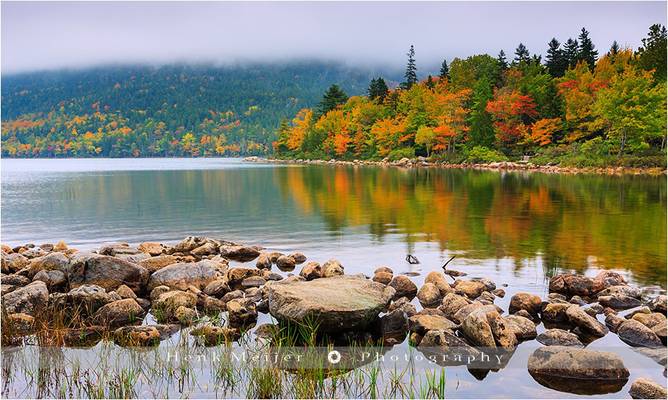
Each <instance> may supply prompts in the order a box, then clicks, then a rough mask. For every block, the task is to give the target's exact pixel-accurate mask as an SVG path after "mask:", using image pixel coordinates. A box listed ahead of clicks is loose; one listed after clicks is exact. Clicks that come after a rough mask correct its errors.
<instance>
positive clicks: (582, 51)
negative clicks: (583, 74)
mask: <svg viewBox="0 0 668 400" xmlns="http://www.w3.org/2000/svg"><path fill="white" fill-rule="evenodd" d="M578 41H579V42H580V45H579V46H578V54H577V61H584V62H586V63H587V65H589V69H590V70H592V71H593V70H594V66H595V65H596V60H597V59H598V51H596V49H595V48H594V43H593V42H592V41H591V39H590V38H589V32H587V30H586V29H585V28H582V31H580V36H578Z"/></svg>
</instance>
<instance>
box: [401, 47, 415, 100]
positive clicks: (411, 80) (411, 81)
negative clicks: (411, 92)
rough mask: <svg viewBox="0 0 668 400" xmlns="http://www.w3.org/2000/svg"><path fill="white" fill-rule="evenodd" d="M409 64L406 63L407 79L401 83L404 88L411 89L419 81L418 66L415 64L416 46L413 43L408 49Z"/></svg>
mask: <svg viewBox="0 0 668 400" xmlns="http://www.w3.org/2000/svg"><path fill="white" fill-rule="evenodd" d="M406 55H407V56H408V64H407V65H406V73H405V74H404V79H405V81H404V82H402V83H401V88H402V89H410V88H411V87H412V86H413V85H415V84H416V83H417V81H418V78H417V67H416V66H415V48H414V47H413V45H411V48H410V50H408V54H406Z"/></svg>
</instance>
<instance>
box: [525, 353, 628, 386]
mask: <svg viewBox="0 0 668 400" xmlns="http://www.w3.org/2000/svg"><path fill="white" fill-rule="evenodd" d="M528 369H529V374H531V376H532V377H533V378H534V379H535V380H536V381H537V382H538V383H540V384H541V385H543V386H546V387H548V388H551V389H554V390H558V391H562V392H568V393H575V394H605V393H615V392H618V391H620V390H621V389H622V387H624V385H625V384H626V382H627V380H628V378H629V370H628V369H627V368H626V367H625V366H624V362H623V361H622V359H621V358H620V357H619V356H618V355H616V354H614V353H609V352H603V351H594V350H587V349H580V348H574V347H565V346H547V347H542V348H539V349H537V350H536V351H534V352H533V354H531V356H530V357H529V361H528Z"/></svg>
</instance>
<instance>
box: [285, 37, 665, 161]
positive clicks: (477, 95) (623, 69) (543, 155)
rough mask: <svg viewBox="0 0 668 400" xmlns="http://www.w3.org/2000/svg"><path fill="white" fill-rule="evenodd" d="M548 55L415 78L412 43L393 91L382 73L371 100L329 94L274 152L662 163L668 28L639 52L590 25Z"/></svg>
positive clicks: (520, 55) (449, 68)
mask: <svg viewBox="0 0 668 400" xmlns="http://www.w3.org/2000/svg"><path fill="white" fill-rule="evenodd" d="M546 49H547V51H546V53H545V54H546V57H545V58H544V59H543V58H542V57H541V56H540V55H535V54H534V55H531V54H530V52H529V49H527V48H526V46H524V45H523V44H522V43H520V44H519V45H518V46H517V48H516V50H515V54H514V55H511V56H509V57H508V58H507V57H506V55H505V54H504V52H503V51H501V52H500V53H499V54H498V56H491V55H488V54H481V55H473V56H470V57H467V58H455V59H454V60H451V62H450V63H449V64H448V62H447V61H443V64H442V68H441V71H440V74H439V76H433V77H432V76H426V77H424V78H423V79H421V80H420V79H418V61H416V59H417V57H416V51H415V49H414V48H413V47H412V46H411V48H410V50H409V53H408V63H407V67H406V73H405V76H404V81H403V83H402V84H401V85H400V87H398V88H396V89H394V90H391V89H388V85H387V84H386V83H385V80H384V79H383V78H382V77H379V78H375V79H373V80H372V81H371V83H370V85H369V87H368V95H367V96H352V97H348V94H347V93H345V90H341V88H339V87H338V86H332V87H331V88H330V89H329V90H328V91H327V92H326V94H325V96H324V98H323V100H322V102H321V103H320V105H319V106H318V107H317V108H313V109H311V108H309V109H303V110H300V111H299V112H298V113H297V114H296V115H295V117H294V118H292V120H291V121H283V123H282V125H281V127H280V128H279V131H278V134H277V136H278V137H279V139H278V141H277V142H276V143H275V150H276V152H277V154H278V155H279V156H282V157H286V158H309V159H314V158H320V159H323V158H325V159H329V158H332V157H335V158H340V159H355V158H357V159H382V158H385V157H387V158H389V159H399V158H403V157H409V158H412V157H415V156H428V157H431V158H432V159H435V160H444V161H448V162H452V163H462V162H493V161H502V160H508V159H511V160H517V159H521V158H523V157H524V156H532V157H533V158H532V160H533V161H534V162H536V163H539V164H547V163H551V164H561V165H568V166H579V167H589V166H609V165H618V166H657V167H665V165H666V156H665V144H666V28H665V27H663V26H661V25H653V26H652V27H650V29H649V33H648V35H647V37H645V38H644V39H642V46H641V47H639V48H637V49H629V48H621V47H620V46H619V45H618V44H617V42H614V43H612V44H607V46H606V47H605V48H603V49H601V48H597V47H596V46H595V45H594V43H593V42H592V40H591V39H590V37H589V32H588V31H587V30H586V29H585V28H582V30H581V31H580V32H579V34H578V35H577V36H575V38H574V39H573V38H569V39H568V40H566V41H565V43H564V44H563V45H562V44H561V43H560V42H559V40H557V39H556V38H555V39H552V40H551V41H550V42H549V43H546Z"/></svg>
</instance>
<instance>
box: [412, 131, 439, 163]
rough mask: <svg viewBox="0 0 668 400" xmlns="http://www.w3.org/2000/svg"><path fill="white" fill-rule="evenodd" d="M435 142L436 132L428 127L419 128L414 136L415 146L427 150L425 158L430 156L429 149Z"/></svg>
mask: <svg viewBox="0 0 668 400" xmlns="http://www.w3.org/2000/svg"><path fill="white" fill-rule="evenodd" d="M435 141H436V132H434V129H433V128H431V127H428V126H421V127H420V128H418V130H417V133H416V134H415V144H417V145H420V146H424V147H425V149H426V150H427V157H429V155H430V154H431V149H432V147H433V146H434V143H435Z"/></svg>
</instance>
